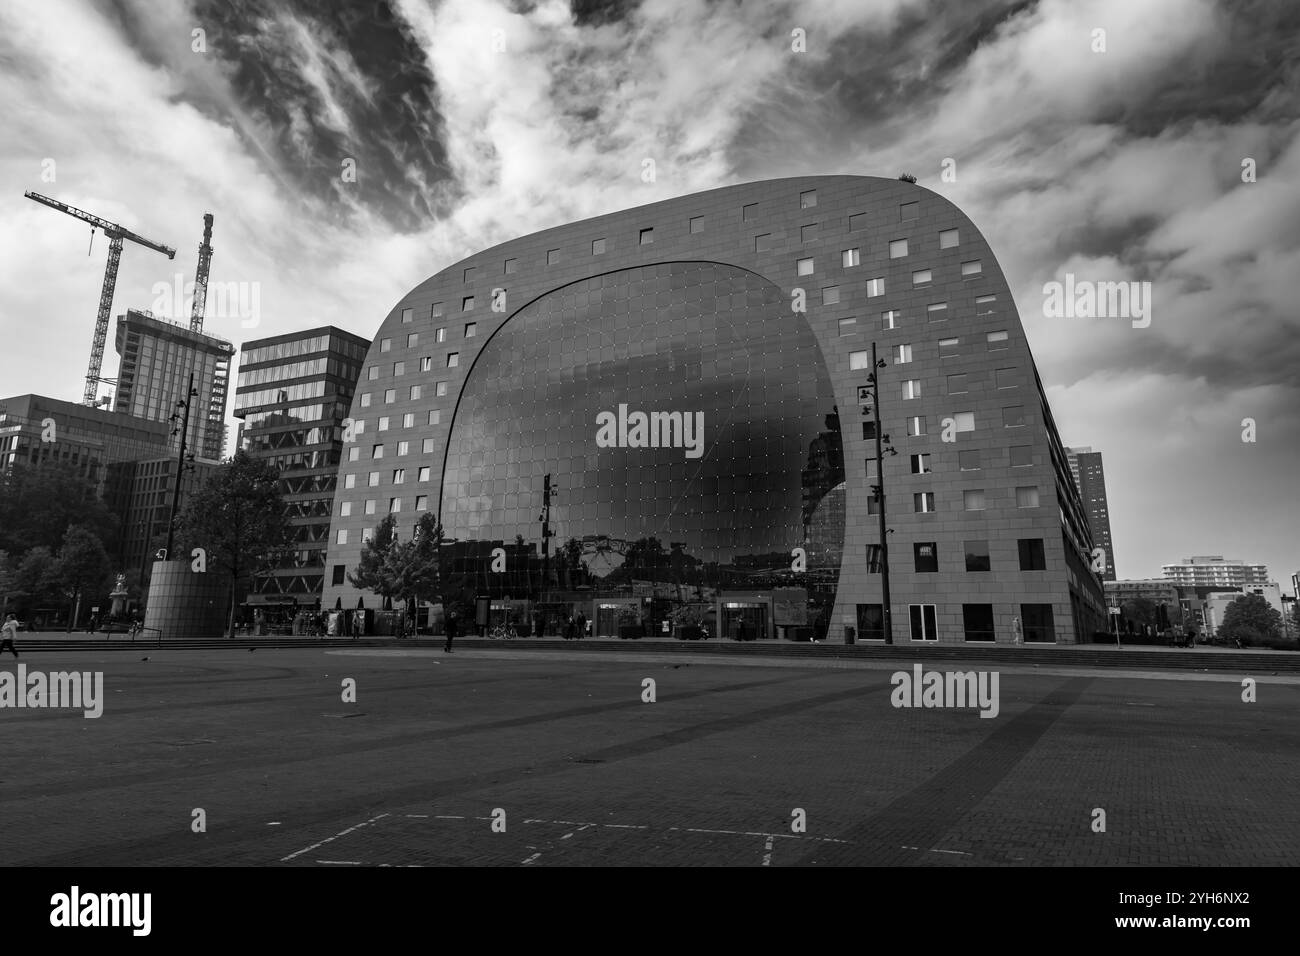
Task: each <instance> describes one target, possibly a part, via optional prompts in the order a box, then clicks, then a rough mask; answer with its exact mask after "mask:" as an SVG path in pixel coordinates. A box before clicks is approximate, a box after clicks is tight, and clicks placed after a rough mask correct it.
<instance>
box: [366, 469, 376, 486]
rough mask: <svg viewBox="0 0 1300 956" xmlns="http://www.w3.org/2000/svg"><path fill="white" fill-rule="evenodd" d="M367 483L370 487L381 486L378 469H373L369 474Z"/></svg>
mask: <svg viewBox="0 0 1300 956" xmlns="http://www.w3.org/2000/svg"><path fill="white" fill-rule="evenodd" d="M366 485H367V487H370V488H378V487H379V472H377V471H372V472H371V473H370V474H369V475H368V476H367V480H366Z"/></svg>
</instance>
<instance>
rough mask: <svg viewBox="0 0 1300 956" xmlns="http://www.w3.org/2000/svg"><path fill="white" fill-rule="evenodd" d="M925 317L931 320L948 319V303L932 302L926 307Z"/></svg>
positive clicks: (945, 320)
mask: <svg viewBox="0 0 1300 956" xmlns="http://www.w3.org/2000/svg"><path fill="white" fill-rule="evenodd" d="M925 317H926V319H928V320H929V321H931V322H947V321H948V303H947V302H931V303H930V304H929V305H927V306H926V307H925Z"/></svg>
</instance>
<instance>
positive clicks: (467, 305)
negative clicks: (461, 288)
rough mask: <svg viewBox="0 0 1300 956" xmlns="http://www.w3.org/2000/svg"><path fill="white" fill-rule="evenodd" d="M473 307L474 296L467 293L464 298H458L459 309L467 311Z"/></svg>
mask: <svg viewBox="0 0 1300 956" xmlns="http://www.w3.org/2000/svg"><path fill="white" fill-rule="evenodd" d="M473 308H474V297H473V296H472V295H467V296H465V298H463V299H461V300H460V310H461V311H462V312H469V311H471V310H472V309H473Z"/></svg>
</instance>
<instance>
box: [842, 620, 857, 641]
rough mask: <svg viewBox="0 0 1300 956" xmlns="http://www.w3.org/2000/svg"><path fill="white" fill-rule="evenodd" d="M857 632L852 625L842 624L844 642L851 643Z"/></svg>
mask: <svg viewBox="0 0 1300 956" xmlns="http://www.w3.org/2000/svg"><path fill="white" fill-rule="evenodd" d="M857 636H858V632H857V631H855V630H854V629H853V625H851V624H845V625H844V643H845V644H852V643H854V642H855V641H856V640H857Z"/></svg>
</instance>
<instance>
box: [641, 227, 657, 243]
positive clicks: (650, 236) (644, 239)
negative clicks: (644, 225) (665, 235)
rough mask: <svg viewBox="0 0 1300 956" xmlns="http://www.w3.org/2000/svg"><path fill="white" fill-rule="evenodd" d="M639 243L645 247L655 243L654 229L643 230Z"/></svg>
mask: <svg viewBox="0 0 1300 956" xmlns="http://www.w3.org/2000/svg"><path fill="white" fill-rule="evenodd" d="M639 241H640V243H641V245H643V246H648V245H650V243H652V242H654V241H655V231H654V229H653V228H650V229H642V230H641V232H640V234H639Z"/></svg>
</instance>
